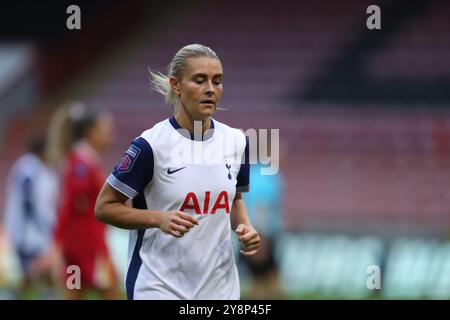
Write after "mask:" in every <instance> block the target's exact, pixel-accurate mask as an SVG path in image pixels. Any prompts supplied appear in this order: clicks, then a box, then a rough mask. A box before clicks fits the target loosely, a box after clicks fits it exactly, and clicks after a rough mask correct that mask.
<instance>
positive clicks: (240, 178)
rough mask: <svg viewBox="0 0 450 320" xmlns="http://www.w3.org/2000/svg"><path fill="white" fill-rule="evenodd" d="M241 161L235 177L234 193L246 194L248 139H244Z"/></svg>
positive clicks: (247, 186)
mask: <svg viewBox="0 0 450 320" xmlns="http://www.w3.org/2000/svg"><path fill="white" fill-rule="evenodd" d="M242 160H243V161H242V163H241V168H240V169H239V173H238V175H237V183H236V191H237V192H248V191H249V190H250V150H249V142H248V137H245V150H244V154H243V157H242Z"/></svg>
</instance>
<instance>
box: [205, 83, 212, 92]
mask: <svg viewBox="0 0 450 320" xmlns="http://www.w3.org/2000/svg"><path fill="white" fill-rule="evenodd" d="M205 93H206V94H207V95H212V94H213V93H214V85H213V83H212V81H208V82H207V85H206V92H205Z"/></svg>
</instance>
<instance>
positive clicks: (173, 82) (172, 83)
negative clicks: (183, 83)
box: [169, 76, 181, 96]
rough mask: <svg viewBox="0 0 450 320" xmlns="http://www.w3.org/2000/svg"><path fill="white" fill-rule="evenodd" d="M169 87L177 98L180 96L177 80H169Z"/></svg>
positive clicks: (172, 78)
mask: <svg viewBox="0 0 450 320" xmlns="http://www.w3.org/2000/svg"><path fill="white" fill-rule="evenodd" d="M169 83H170V87H171V88H172V90H173V91H174V92H175V93H176V94H177V95H178V96H179V95H180V94H181V92H180V88H179V87H178V80H177V78H175V77H174V76H172V77H170V78H169Z"/></svg>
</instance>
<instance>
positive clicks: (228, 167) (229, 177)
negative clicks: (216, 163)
mask: <svg viewBox="0 0 450 320" xmlns="http://www.w3.org/2000/svg"><path fill="white" fill-rule="evenodd" d="M225 166H226V167H227V169H228V179H230V180H231V172H230V168H231V165H229V164H228V163H227V164H225Z"/></svg>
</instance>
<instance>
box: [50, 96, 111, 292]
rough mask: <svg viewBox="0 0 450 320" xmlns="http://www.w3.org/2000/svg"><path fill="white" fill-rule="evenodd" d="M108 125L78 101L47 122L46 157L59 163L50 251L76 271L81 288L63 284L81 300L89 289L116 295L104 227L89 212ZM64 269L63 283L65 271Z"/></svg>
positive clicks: (104, 115)
mask: <svg viewBox="0 0 450 320" xmlns="http://www.w3.org/2000/svg"><path fill="white" fill-rule="evenodd" d="M112 125H113V123H112V117H111V115H110V114H108V113H106V112H95V111H93V110H89V109H88V108H86V106H85V105H83V104H81V103H75V104H73V105H70V106H67V107H64V108H62V109H60V110H58V112H57V113H56V114H55V115H54V118H53V120H52V123H51V128H50V141H51V143H52V149H50V150H51V151H50V158H51V159H53V160H54V162H55V163H57V164H59V165H60V166H61V167H60V170H61V186H62V187H61V197H60V208H59V214H58V223H57V226H56V231H55V245H54V248H53V250H52V254H53V256H54V257H62V261H63V263H64V266H65V267H66V268H67V267H68V266H70V265H75V266H78V267H79V268H80V272H81V274H80V275H81V283H80V284H81V289H72V290H70V289H69V288H67V290H65V295H66V298H68V299H81V298H84V297H85V295H86V292H88V291H93V290H94V291H97V292H98V293H99V294H100V296H101V298H104V299H115V298H117V297H118V295H117V289H116V287H117V281H116V272H115V270H114V267H113V264H112V261H111V259H110V256H109V252H108V248H107V244H106V240H105V238H106V229H105V225H104V224H102V223H100V222H98V221H97V220H96V219H95V215H94V206H95V201H96V198H97V195H98V193H99V191H100V189H101V187H102V185H103V182H104V179H105V173H104V171H103V168H102V164H101V161H100V156H101V154H103V153H104V152H105V150H106V149H107V147H108V146H109V145H110V144H111V141H112V130H113V129H112ZM61 160H62V162H61ZM58 260H60V261H61V259H58V258H56V261H58ZM66 268H64V272H63V273H64V280H65V281H64V283H63V285H66V280H67V277H68V276H70V275H71V274H70V273H69V274H67V273H66Z"/></svg>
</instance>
